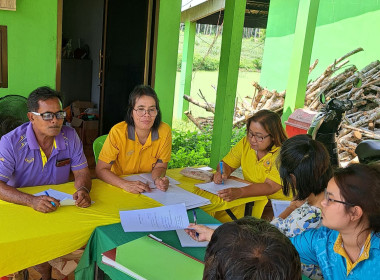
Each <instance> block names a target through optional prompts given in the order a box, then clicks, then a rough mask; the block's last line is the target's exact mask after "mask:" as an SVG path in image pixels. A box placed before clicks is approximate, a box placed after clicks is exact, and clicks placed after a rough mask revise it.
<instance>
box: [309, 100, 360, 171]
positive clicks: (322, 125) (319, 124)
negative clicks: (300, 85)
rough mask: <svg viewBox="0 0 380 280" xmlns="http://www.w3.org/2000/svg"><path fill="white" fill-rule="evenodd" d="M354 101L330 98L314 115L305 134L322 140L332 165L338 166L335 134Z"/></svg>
mask: <svg viewBox="0 0 380 280" xmlns="http://www.w3.org/2000/svg"><path fill="white" fill-rule="evenodd" d="M353 106H354V102H353V101H351V100H343V101H342V100H338V99H335V98H333V99H331V100H329V101H328V102H327V103H326V106H325V107H324V108H323V109H322V110H321V111H320V112H319V113H318V114H317V115H316V116H315V117H314V119H313V121H312V123H311V125H310V127H309V129H308V131H307V134H309V135H311V137H312V139H314V140H317V141H319V142H322V143H323V144H324V145H325V147H326V149H327V151H328V153H329V155H330V162H331V165H332V166H333V167H338V166H339V158H338V146H337V141H336V140H337V139H336V138H337V135H338V131H339V129H340V125H341V123H342V120H343V118H344V115H345V112H347V111H349V110H351V109H352V108H353Z"/></svg>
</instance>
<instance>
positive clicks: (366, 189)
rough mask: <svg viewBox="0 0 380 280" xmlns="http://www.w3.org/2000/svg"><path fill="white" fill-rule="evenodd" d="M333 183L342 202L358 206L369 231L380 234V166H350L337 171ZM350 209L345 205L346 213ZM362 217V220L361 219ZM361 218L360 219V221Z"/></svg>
mask: <svg viewBox="0 0 380 280" xmlns="http://www.w3.org/2000/svg"><path fill="white" fill-rule="evenodd" d="M334 181H335V183H336V184H337V185H338V187H339V190H340V194H341V196H342V198H343V199H344V201H346V202H348V203H350V204H352V205H355V206H360V207H361V208H362V210H363V213H364V215H363V216H364V217H366V218H368V221H369V228H368V229H369V230H371V231H374V232H375V233H377V234H379V232H380V164H378V163H377V164H375V163H374V164H371V165H366V164H359V163H357V164H352V165H349V166H348V167H346V168H340V169H337V170H336V171H335V173H334ZM350 208H351V207H350V206H349V205H346V211H349V209H350ZM363 216H362V218H363ZM362 218H361V219H362Z"/></svg>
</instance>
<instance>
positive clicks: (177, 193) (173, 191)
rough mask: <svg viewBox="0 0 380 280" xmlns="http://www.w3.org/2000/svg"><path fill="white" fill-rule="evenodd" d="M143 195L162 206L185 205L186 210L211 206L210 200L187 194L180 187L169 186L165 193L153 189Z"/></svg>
mask: <svg viewBox="0 0 380 280" xmlns="http://www.w3.org/2000/svg"><path fill="white" fill-rule="evenodd" d="M142 194H143V195H145V196H147V197H150V198H152V199H154V200H155V201H158V202H160V203H161V204H163V205H173V204H178V203H185V206H186V209H187V210H189V209H193V208H197V207H200V206H204V205H208V204H211V202H210V200H208V199H207V198H204V197H202V196H199V195H196V194H193V193H191V192H188V191H186V190H184V189H182V188H180V187H177V186H172V185H169V188H168V190H167V191H166V192H163V191H161V190H159V189H154V190H152V191H151V192H144V193H142Z"/></svg>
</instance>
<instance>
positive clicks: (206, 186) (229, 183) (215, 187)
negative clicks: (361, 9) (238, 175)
mask: <svg viewBox="0 0 380 280" xmlns="http://www.w3.org/2000/svg"><path fill="white" fill-rule="evenodd" d="M248 185H249V183H244V182H240V181H236V180H233V179H227V180H224V184H215V183H214V182H209V183H203V184H196V185H195V186H196V187H198V188H200V189H202V190H205V191H208V192H210V193H213V194H216V195H217V194H218V191H220V190H224V189H229V188H241V187H245V186H248Z"/></svg>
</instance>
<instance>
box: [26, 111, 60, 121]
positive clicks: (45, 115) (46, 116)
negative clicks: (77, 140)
mask: <svg viewBox="0 0 380 280" xmlns="http://www.w3.org/2000/svg"><path fill="white" fill-rule="evenodd" d="M31 113H32V114H33V115H36V116H41V117H42V119H43V120H44V121H51V120H52V119H53V118H54V116H55V117H56V118H57V120H63V119H64V118H66V112H65V111H59V112H57V113H51V112H46V113H37V112H31Z"/></svg>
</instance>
